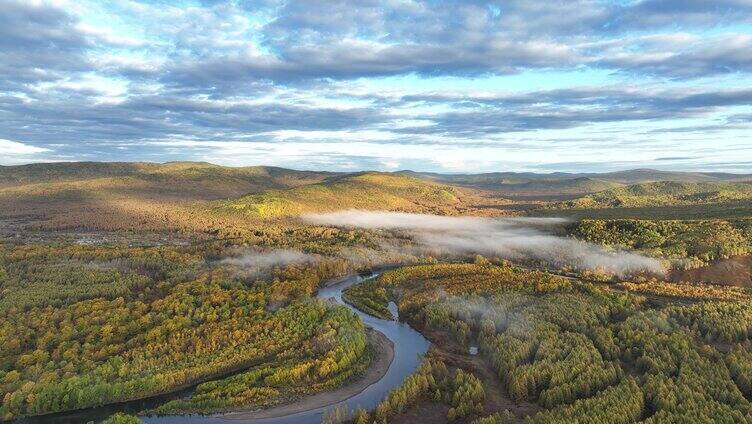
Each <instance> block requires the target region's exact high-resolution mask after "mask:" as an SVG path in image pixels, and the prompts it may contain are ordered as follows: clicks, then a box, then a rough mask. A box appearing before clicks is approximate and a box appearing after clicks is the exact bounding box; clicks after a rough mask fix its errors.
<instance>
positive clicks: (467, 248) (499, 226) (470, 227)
mask: <svg viewBox="0 0 752 424" xmlns="http://www.w3.org/2000/svg"><path fill="white" fill-rule="evenodd" d="M304 219H305V220H307V221H308V222H311V223H314V224H318V225H329V226H339V227H357V228H366V229H374V230H376V229H384V230H403V231H406V232H408V233H409V234H410V235H411V236H412V238H413V240H414V242H415V243H416V244H417V245H418V246H419V247H423V248H425V249H430V250H433V251H440V252H443V253H447V254H473V253H477V254H482V255H487V256H494V257H499V258H504V259H512V260H536V261H542V262H545V263H546V264H548V265H550V266H555V267H563V266H567V267H571V268H575V269H580V270H583V269H589V270H603V271H607V272H610V273H613V274H616V275H619V276H625V275H629V274H635V273H639V272H650V273H654V274H664V273H665V270H664V269H663V267H662V266H661V264H660V262H659V261H657V260H655V259H652V258H647V257H645V256H642V255H639V254H636V253H632V252H627V251H609V250H607V249H605V248H603V247H601V246H597V245H594V244H591V243H586V242H583V241H579V240H575V239H572V238H568V237H561V236H557V235H554V234H552V232H551V228H552V227H554V226H557V225H561V224H563V223H566V222H567V220H565V219H562V218H499V219H492V218H476V217H447V216H436V215H421V214H411V213H399V212H372V211H358V210H349V211H341V212H334V213H327V214H311V215H306V216H305V217H304Z"/></svg>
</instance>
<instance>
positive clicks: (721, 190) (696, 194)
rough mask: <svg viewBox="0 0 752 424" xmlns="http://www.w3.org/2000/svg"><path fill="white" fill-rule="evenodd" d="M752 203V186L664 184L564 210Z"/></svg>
mask: <svg viewBox="0 0 752 424" xmlns="http://www.w3.org/2000/svg"><path fill="white" fill-rule="evenodd" d="M737 201H752V183H728V182H721V183H683V182H673V181H664V182H656V183H644V184H636V185H631V186H628V187H620V188H614V189H610V190H605V191H601V192H598V193H595V194H591V195H588V196H585V197H581V198H579V199H575V200H572V201H569V202H566V203H563V204H560V205H557V206H558V207H563V208H620V207H624V208H636V207H645V206H683V205H708V204H718V203H730V202H737Z"/></svg>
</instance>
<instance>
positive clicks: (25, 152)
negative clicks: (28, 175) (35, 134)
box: [0, 138, 50, 165]
mask: <svg viewBox="0 0 752 424" xmlns="http://www.w3.org/2000/svg"><path fill="white" fill-rule="evenodd" d="M49 151H50V149H47V148H43V147H37V146H32V145H28V144H24V143H19V142H17V141H12V140H5V139H1V138H0V164H2V165H15V164H19V163H26V162H29V161H39V160H40V158H39V157H38V156H37V155H38V154H39V153H45V152H49Z"/></svg>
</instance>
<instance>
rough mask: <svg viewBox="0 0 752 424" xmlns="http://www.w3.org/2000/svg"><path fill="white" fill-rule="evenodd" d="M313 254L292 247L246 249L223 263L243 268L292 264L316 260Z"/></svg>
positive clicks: (223, 260)
mask: <svg viewBox="0 0 752 424" xmlns="http://www.w3.org/2000/svg"><path fill="white" fill-rule="evenodd" d="M315 260H316V258H315V257H314V256H313V255H309V254H307V253H303V252H300V251H298V250H291V249H277V250H272V251H267V252H257V251H253V250H246V251H242V252H239V255H238V256H233V257H230V258H225V259H222V261H221V263H223V264H229V265H235V266H238V267H243V268H268V267H275V266H285V265H290V264H297V263H304V262H314V261H315Z"/></svg>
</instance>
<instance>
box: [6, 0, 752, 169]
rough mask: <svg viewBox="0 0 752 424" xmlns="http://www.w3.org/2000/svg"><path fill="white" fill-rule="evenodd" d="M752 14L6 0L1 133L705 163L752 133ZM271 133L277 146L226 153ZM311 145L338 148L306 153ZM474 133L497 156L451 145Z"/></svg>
mask: <svg viewBox="0 0 752 424" xmlns="http://www.w3.org/2000/svg"><path fill="white" fill-rule="evenodd" d="M750 17H752V5H750V3H749V2H748V1H746V0H719V1H713V2H709V1H702V0H688V1H679V0H669V1H666V0H660V1H659V0H645V1H630V2H605V1H597V0H573V1H568V2H542V1H528V0H510V1H504V2H495V1H476V0H472V1H464V2H454V1H451V2H450V1H444V0H439V1H431V2H427V1H398V0H394V1H391V0H390V1H376V0H356V1H343V0H308V1H299V0H291V1H275V0H265V1H254V2H246V1H241V2H229V1H202V2H199V3H196V4H191V5H190V6H186V5H182V4H167V3H165V2H157V3H151V2H133V1H128V2H94V1H90V0H83V1H81V2H57V1H41V0H40V1H36V0H35V1H20V0H7V1H5V2H3V5H2V7H0V138H3V139H9V140H23V141H24V144H26V145H28V146H34V147H38V148H49V146H51V145H53V144H56V145H59V146H60V147H59V148H58V147H56V148H55V152H48V153H50V154H49V156H48V157H49V158H50V159H58V160H60V159H63V160H68V159H84V160H102V159H107V160H158V161H159V160H174V159H194V158H196V157H202V156H206V155H210V156H211V157H216V158H218V159H220V160H223V161H224V162H223V163H232V164H260V163H263V162H264V161H265V160H268V161H275V162H276V163H280V164H284V165H287V166H295V167H310V166H312V164H314V163H315V164H316V165H320V166H327V165H330V166H332V167H333V168H332V169H335V167H336V169H343V170H345V169H347V170H349V169H353V168H359V167H360V168H364V167H376V168H379V169H392V168H395V167H399V166H408V165H415V166H420V167H422V168H423V169H429V168H430V169H438V170H466V171H467V170H472V167H473V164H475V163H481V165H482V166H488V167H492V166H518V167H519V163H520V161H518V160H517V159H516V158H517V157H524V156H526V155H527V156H528V157H529V158H531V159H530V160H533V161H535V160H539V158H538V157H537V156H535V155H536V154H537V152H540V151H543V150H546V149H548V150H550V152H551V154H550V155H548V157H547V160H548V161H549V162H547V164H546V165H547V166H548V165H550V161H553V160H554V158H556V157H560V159H557V160H560V161H561V162H569V163H574V162H578V163H582V164H588V165H587V166H589V167H590V169H593V167H596V166H598V167H601V168H602V167H604V166H612V165H610V164H604V163H603V161H602V160H601V159H602V156H603V155H604V152H606V151H607V150H609V149H618V146H617V144H619V143H623V142H624V141H625V140H626V139H630V140H631V141H633V148H632V149H631V150H629V151H626V153H627V154H629V153H631V152H634V154H633V155H630V157H629V158H625V160H627V159H628V160H627V162H638V163H639V162H642V161H644V160H646V157H647V158H648V159H649V157H664V156H669V155H670V156H673V155H675V153H676V152H673V151H672V150H676V149H677V148H678V149H681V150H682V155H684V154H688V155H693V156H695V157H697V158H701V157H702V155H700V154H698V151H699V150H701V149H702V147H701V144H703V143H704V144H708V143H711V142H712V143H714V145H715V143H718V144H719V145H720V146H719V151H726V146H727V145H729V144H730V143H732V142H733V139H734V137H739V136H740V135H739V134H740V133H742V132H744V131H745V130H748V128H747V127H746V126H744V125H729V124H732V123H733V122H731V119H732V118H728V120H727V119H726V117H727V116H728V115H732V114H734V115H738V116H740V117H742V116H743V115H744V113H746V112H747V111H746V110H742V108H744V107H748V106H750V103H751V102H752V100H751V99H750V94H749V90H747V89H746V88H745V87H747V86H749V79H750V74H752V66H751V65H752V56H750V52H752V38H751V37H750V35H749V34H748V32H749V31H747V30H746V28H747V26H748V25H749V24H750V23H751V18H750ZM580 74H582V75H584V76H582V75H580ZM590 75H594V81H591V80H590V78H589V76H590ZM711 78H716V79H717V80H715V79H711ZM561 87H564V88H561ZM679 121H681V122H679ZM737 124H738V123H737ZM742 124H743V123H742ZM680 128H684V129H685V130H681V129H680ZM703 129H707V130H708V131H706V132H704V133H703V135H704V138H705V139H704V140H699V139H698V140H695V141H687V142H686V143H683V141H684V139H683V138H682V137H684V134H688V133H689V134H700V133H702V131H703ZM565 130H571V131H569V132H565ZM711 131H712V132H713V134H712V135H710V132H711ZM552 132H557V134H556V137H555V138H557V139H564V138H577V139H578V140H579V143H578V146H579V147H580V148H579V149H573V148H570V146H572V145H575V144H576V143H574V142H572V143H570V144H569V145H568V146H567V147H566V148H565V149H562V148H561V147H560V146H561V144H562V143H559V142H558V141H557V142H554V141H552V140H553V139H554V137H553V136H552V135H551V133H552ZM559 132H561V133H562V134H558V133H559ZM597 132H599V133H597ZM605 132H609V134H611V135H609V137H604V136H603V134H604V133H605ZM519 133H526V134H525V135H520V134H519ZM648 135H650V138H648V137H647V136H648ZM640 136H643V137H644V138H639V137H640ZM365 137H369V139H368V140H367V142H368V143H369V144H368V148H367V149H365V152H354V151H353V150H354V148H353V147H352V146H353V145H357V146H361V144H360V143H361V142H363V141H364V140H365ZM652 137H655V139H657V140H662V141H663V142H664V148H663V151H657V148H656V147H655V145H653V144H651V143H652V139H653V138H652ZM180 140H182V141H184V143H185V144H184V146H185V148H184V149H180V148H179V147H176V146H175V145H174V144H172V145H171V144H170V143H172V142H175V141H180ZM161 141H168V142H166V143H160V142H161ZM643 141H644V143H642V142H643ZM207 142H212V143H222V142H224V143H227V144H226V145H224V148H222V145H215V146H206V143H207ZM253 142H258V143H267V144H269V143H271V144H275V145H276V146H275V147H273V148H269V147H268V145H261V144H257V145H250V146H247V147H248V148H247V149H245V151H250V152H251V153H249V155H248V156H240V155H237V154H235V155H231V156H229V157H228V156H227V155H224V153H226V152H228V151H231V152H232V151H234V152H237V149H235V147H236V146H237V143H253ZM191 143H193V144H191ZM201 143H203V144H204V145H202V146H199V144H201ZM302 143H308V146H314V145H316V144H318V147H319V148H320V149H321V150H320V151H319V152H318V154H317V155H314V156H315V157H314V158H312V159H311V158H310V157H309V160H306V159H305V158H302V157H301V155H294V154H291V153H290V152H291V151H293V150H294V149H295V148H297V146H299V145H301V144H302ZM333 144H336V145H337V146H334V147H332V145H333ZM283 145H286V146H287V147H283ZM414 145H421V146H431V147H432V148H431V149H424V153H423V156H422V157H420V156H418V155H415V154H413V150H411V147H410V146H414ZM485 146H494V149H486V148H485ZM586 146H587V148H585V147H586ZM465 147H466V148H468V149H470V148H473V149H477V150H472V151H473V152H476V153H477V154H478V155H482V156H475V157H466V155H463V154H461V153H455V152H452V151H450V150H451V149H455V150H457V151H461V150H462V149H463V148H465ZM576 147H577V146H576ZM212 149H214V150H212ZM264 149H266V151H268V152H272V151H273V152H284V154H283V156H284V157H282V156H277V157H271V156H269V157H268V159H265V157H264V156H263V155H258V154H255V153H254V152H258V151H262V150H264ZM684 150H686V151H684ZM306 151H309V150H308V149H307V150H306ZM373 151H381V152H382V153H373ZM573 152H578V154H579V155H580V157H577V158H573V157H569V156H571V154H573ZM401 154H405V155H406V157H405V159H404V160H398V159H395V157H397V158H399V156H400V155H401ZM429 155H432V156H429ZM623 155H624V151H619V154H618V156H620V157H621V156H623ZM459 156H462V157H459ZM293 157H294V158H295V159H294V160H293V159H292V158H293ZM288 158H289V161H288ZM711 159H712V160H713V161H714V162H713V163H720V162H722V161H723V160H728V158H726V159H724V158H709V159H708V160H711ZM698 161H700V159H698ZM708 163H710V162H708ZM481 165H479V166H481ZM714 166H715V165H714ZM549 169H554V168H549ZM484 170H490V169H489V168H484Z"/></svg>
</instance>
